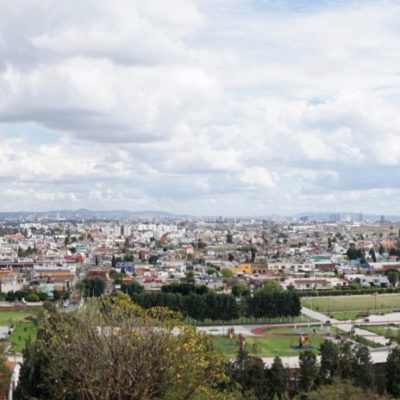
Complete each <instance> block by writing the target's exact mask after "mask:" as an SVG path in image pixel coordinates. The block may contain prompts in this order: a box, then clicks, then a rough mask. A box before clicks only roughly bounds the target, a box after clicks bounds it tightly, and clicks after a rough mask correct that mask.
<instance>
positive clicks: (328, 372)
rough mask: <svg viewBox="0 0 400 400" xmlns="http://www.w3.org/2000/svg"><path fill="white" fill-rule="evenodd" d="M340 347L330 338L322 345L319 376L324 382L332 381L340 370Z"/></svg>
mask: <svg viewBox="0 0 400 400" xmlns="http://www.w3.org/2000/svg"><path fill="white" fill-rule="evenodd" d="M338 360H339V347H338V345H337V344H336V343H333V342H332V341H330V340H325V341H324V342H323V343H322V345H321V365H320V369H319V378H320V380H321V382H323V383H330V382H331V381H332V379H333V377H334V376H335V375H336V373H337V370H338Z"/></svg>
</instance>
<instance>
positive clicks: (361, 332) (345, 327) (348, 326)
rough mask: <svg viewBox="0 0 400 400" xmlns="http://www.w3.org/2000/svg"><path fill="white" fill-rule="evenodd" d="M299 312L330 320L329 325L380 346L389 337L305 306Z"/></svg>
mask: <svg viewBox="0 0 400 400" xmlns="http://www.w3.org/2000/svg"><path fill="white" fill-rule="evenodd" d="M301 312H302V314H304V315H307V316H308V317H311V318H314V319H316V320H318V321H320V322H326V321H327V320H329V321H331V326H333V327H335V328H338V329H341V330H342V331H345V332H347V333H350V332H351V331H352V330H353V331H354V333H355V334H356V335H357V336H361V337H365V338H366V339H368V340H371V341H372V342H375V343H379V344H380V345H382V346H386V345H387V344H388V343H389V339H387V338H385V337H384V336H381V335H377V334H375V333H372V332H370V331H367V330H365V329H360V328H355V327H354V324H353V323H352V322H349V323H347V322H346V321H338V320H337V319H334V318H329V317H327V316H326V315H325V314H322V313H320V312H317V311H314V310H311V309H310V308H307V307H302V309H301ZM361 322H362V321H361Z"/></svg>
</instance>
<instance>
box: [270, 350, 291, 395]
mask: <svg viewBox="0 0 400 400" xmlns="http://www.w3.org/2000/svg"><path fill="white" fill-rule="evenodd" d="M268 377H269V387H270V390H269V393H270V396H271V398H278V399H281V398H284V397H285V393H286V384H287V373H286V369H285V367H284V366H283V363H282V360H281V359H280V358H279V357H275V358H274V361H273V363H272V365H271V368H270V369H269V371H268Z"/></svg>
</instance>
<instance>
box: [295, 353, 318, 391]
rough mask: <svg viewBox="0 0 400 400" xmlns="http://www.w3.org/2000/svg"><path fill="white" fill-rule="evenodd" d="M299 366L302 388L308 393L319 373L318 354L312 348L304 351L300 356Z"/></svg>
mask: <svg viewBox="0 0 400 400" xmlns="http://www.w3.org/2000/svg"><path fill="white" fill-rule="evenodd" d="M299 366H300V376H299V385H300V390H301V391H302V392H305V393H308V392H309V391H310V390H311V389H312V388H313V386H314V383H315V380H316V378H317V375H318V367H317V356H316V355H315V354H314V353H313V352H312V351H310V350H306V351H304V352H303V353H301V354H300V356H299Z"/></svg>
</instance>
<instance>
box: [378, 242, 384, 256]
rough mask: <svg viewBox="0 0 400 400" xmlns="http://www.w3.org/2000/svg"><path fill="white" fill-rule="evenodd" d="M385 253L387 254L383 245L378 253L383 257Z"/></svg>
mask: <svg viewBox="0 0 400 400" xmlns="http://www.w3.org/2000/svg"><path fill="white" fill-rule="evenodd" d="M384 252H385V248H384V247H383V244H382V243H381V244H380V245H379V249H378V253H379V254H380V255H382V254H383V253H384Z"/></svg>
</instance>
